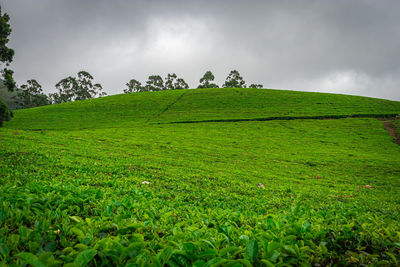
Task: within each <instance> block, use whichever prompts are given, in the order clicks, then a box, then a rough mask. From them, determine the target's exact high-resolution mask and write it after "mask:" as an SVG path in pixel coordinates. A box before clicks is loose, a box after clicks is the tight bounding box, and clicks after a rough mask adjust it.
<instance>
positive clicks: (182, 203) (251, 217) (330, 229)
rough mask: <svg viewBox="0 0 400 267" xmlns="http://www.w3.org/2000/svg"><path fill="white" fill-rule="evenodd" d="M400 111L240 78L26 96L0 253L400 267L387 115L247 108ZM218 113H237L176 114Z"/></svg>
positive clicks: (55, 259)
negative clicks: (54, 98)
mask: <svg viewBox="0 0 400 267" xmlns="http://www.w3.org/2000/svg"><path fill="white" fill-rule="evenodd" d="M399 112H400V103H399V102H393V101H385V100H379V99H371V98H362V97H354V96H343V95H331V94H316V93H301V92H290V91H276V90H249V89H227V88H225V89H199V90H177V91H167V92H154V93H149V92H147V93H146V92H145V93H138V94H125V95H118V96H111V97H105V98H99V99H92V100H85V101H76V102H72V103H64V104H59V105H52V106H45V107H39V108H33V109H26V110H18V111H16V112H15V118H14V119H13V120H12V121H10V122H7V123H6V124H5V127H4V128H2V129H0V144H1V146H0V158H1V159H2V160H1V161H0V184H1V186H0V203H1V206H0V260H1V261H2V263H3V264H16V265H21V264H29V265H32V266H44V265H52V266H59V265H62V264H64V263H68V264H69V265H68V266H84V265H87V264H89V265H94V266H106V265H107V266H109V265H127V266H148V265H150V264H152V265H153V266H160V265H161V266H162V265H167V266H189V265H195V266H221V265H222V266H250V265H266V266H273V265H277V266H288V265H301V264H302V265H317V264H319V265H333V264H338V265H357V264H377V265H379V264H381V265H385V266H388V265H397V264H399V260H400V226H399V224H398V221H399V219H400V215H399V212H400V208H399V207H400V205H399V204H400V197H399V196H400V187H399V186H400V169H399V166H400V147H399V146H398V145H396V144H395V143H394V142H393V138H392V137H390V136H389V135H388V133H387V132H386V130H385V129H384V127H383V125H382V121H380V120H377V119H375V118H344V119H336V120H315V119H303V120H299V119H297V120H272V121H240V122H237V121H234V119H235V118H247V119H253V118H260V117H271V116H304V115H307V116H319V115H326V116H328V115H334V114H341V115H348V116H350V115H355V114H379V115H382V116H383V115H385V114H393V113H399ZM212 119H219V120H223V119H227V120H231V121H226V122H204V123H168V122H177V121H187V120H192V121H207V120H212ZM396 123H397V122H396Z"/></svg>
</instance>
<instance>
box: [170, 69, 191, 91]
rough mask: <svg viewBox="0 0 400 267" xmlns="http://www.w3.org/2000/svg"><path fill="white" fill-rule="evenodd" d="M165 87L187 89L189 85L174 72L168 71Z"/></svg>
mask: <svg viewBox="0 0 400 267" xmlns="http://www.w3.org/2000/svg"><path fill="white" fill-rule="evenodd" d="M164 86H165V89H166V90H176V89H189V85H188V84H187V83H186V82H185V80H184V79H182V78H178V76H177V75H176V74H175V73H172V74H171V73H168V75H167V77H165V85H164Z"/></svg>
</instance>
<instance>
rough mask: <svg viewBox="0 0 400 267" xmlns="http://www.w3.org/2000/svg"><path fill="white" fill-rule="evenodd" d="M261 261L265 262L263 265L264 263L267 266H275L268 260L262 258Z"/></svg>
mask: <svg viewBox="0 0 400 267" xmlns="http://www.w3.org/2000/svg"><path fill="white" fill-rule="evenodd" d="M261 261H262V262H263V263H265V265H266V266H267V267H275V265H274V264H273V263H272V262H270V261H268V260H264V259H262V260H261Z"/></svg>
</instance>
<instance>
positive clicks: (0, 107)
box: [0, 101, 13, 126]
mask: <svg viewBox="0 0 400 267" xmlns="http://www.w3.org/2000/svg"><path fill="white" fill-rule="evenodd" d="M12 117H13V113H12V111H11V110H9V109H8V107H7V106H6V104H4V103H3V102H1V101H0V126H2V125H3V121H9V120H10V119H11V118H12Z"/></svg>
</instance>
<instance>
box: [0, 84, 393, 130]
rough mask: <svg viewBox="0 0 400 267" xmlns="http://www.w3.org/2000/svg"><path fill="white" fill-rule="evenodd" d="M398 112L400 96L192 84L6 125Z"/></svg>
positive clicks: (47, 111)
mask: <svg viewBox="0 0 400 267" xmlns="http://www.w3.org/2000/svg"><path fill="white" fill-rule="evenodd" d="M399 113H400V102H398V101H390V100H384V99H376V98H368V97H360V96H351V95H339V94H328V93H313V92H299V91H285V90H273V89H250V88H241V89H238V88H218V89H195V90H194V89H188V90H172V91H161V92H142V93H134V94H121V95H113V96H107V97H102V98H97V99H90V100H84V101H76V102H70V103H63V104H57V105H50V106H44V107H38V108H31V109H24V110H18V111H16V112H15V118H14V119H13V120H12V121H10V122H8V123H6V127H8V128H16V129H17V128H21V129H90V128H99V127H100V128H107V127H129V126H134V125H137V124H143V123H172V122H201V121H206V122H212V121H247V120H270V119H290V118H317V119H318V118H344V117H385V116H394V115H396V114H399Z"/></svg>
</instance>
